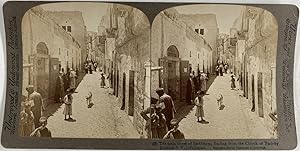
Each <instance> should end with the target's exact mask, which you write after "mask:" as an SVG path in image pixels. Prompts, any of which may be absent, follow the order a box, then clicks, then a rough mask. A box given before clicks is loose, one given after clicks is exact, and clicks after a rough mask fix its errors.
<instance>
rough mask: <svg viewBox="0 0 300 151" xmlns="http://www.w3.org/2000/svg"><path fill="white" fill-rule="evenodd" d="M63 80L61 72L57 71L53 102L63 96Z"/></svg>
mask: <svg viewBox="0 0 300 151" xmlns="http://www.w3.org/2000/svg"><path fill="white" fill-rule="evenodd" d="M64 91H65V90H64V80H63V73H62V72H59V75H58V77H57V79H56V88H55V102H56V103H59V102H61V101H62V99H63V97H64Z"/></svg>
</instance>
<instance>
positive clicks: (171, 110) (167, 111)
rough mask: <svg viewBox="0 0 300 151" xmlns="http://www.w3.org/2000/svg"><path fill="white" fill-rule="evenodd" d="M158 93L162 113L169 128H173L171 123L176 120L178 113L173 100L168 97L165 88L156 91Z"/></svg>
mask: <svg viewBox="0 0 300 151" xmlns="http://www.w3.org/2000/svg"><path fill="white" fill-rule="evenodd" d="M156 93H157V94H158V96H159V100H158V102H157V104H161V107H162V113H163V114H164V115H165V117H166V122H167V126H168V128H169V129H170V128H171V127H170V126H171V124H170V121H171V120H172V119H173V118H174V115H175V113H176V110H175V106H174V102H173V99H172V97H171V96H169V95H167V94H166V93H165V92H164V89H163V88H158V89H157V90H156Z"/></svg>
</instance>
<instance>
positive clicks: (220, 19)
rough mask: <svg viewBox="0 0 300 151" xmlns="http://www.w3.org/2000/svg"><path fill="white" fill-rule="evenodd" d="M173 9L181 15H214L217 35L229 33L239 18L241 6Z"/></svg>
mask: <svg viewBox="0 0 300 151" xmlns="http://www.w3.org/2000/svg"><path fill="white" fill-rule="evenodd" d="M175 9H176V10H177V11H178V12H179V13H181V14H216V16H217V23H218V26H219V33H226V34H229V33H230V28H231V27H232V24H233V22H234V20H235V19H236V18H238V17H239V15H240V13H241V10H242V9H243V6H239V5H216V4H214V5H210V4H200V5H190V6H179V7H175Z"/></svg>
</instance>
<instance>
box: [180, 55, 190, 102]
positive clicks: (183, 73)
mask: <svg viewBox="0 0 300 151" xmlns="http://www.w3.org/2000/svg"><path fill="white" fill-rule="evenodd" d="M189 73H190V71H189V61H185V60H182V61H180V98H181V101H185V100H186V89H187V81H188V79H189Z"/></svg>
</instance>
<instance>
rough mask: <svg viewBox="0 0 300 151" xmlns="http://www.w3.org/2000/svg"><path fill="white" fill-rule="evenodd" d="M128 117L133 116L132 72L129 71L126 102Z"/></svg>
mask: <svg viewBox="0 0 300 151" xmlns="http://www.w3.org/2000/svg"><path fill="white" fill-rule="evenodd" d="M128 106H129V107H128V115H129V116H133V114H134V71H132V70H130V71H129V102H128Z"/></svg>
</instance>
